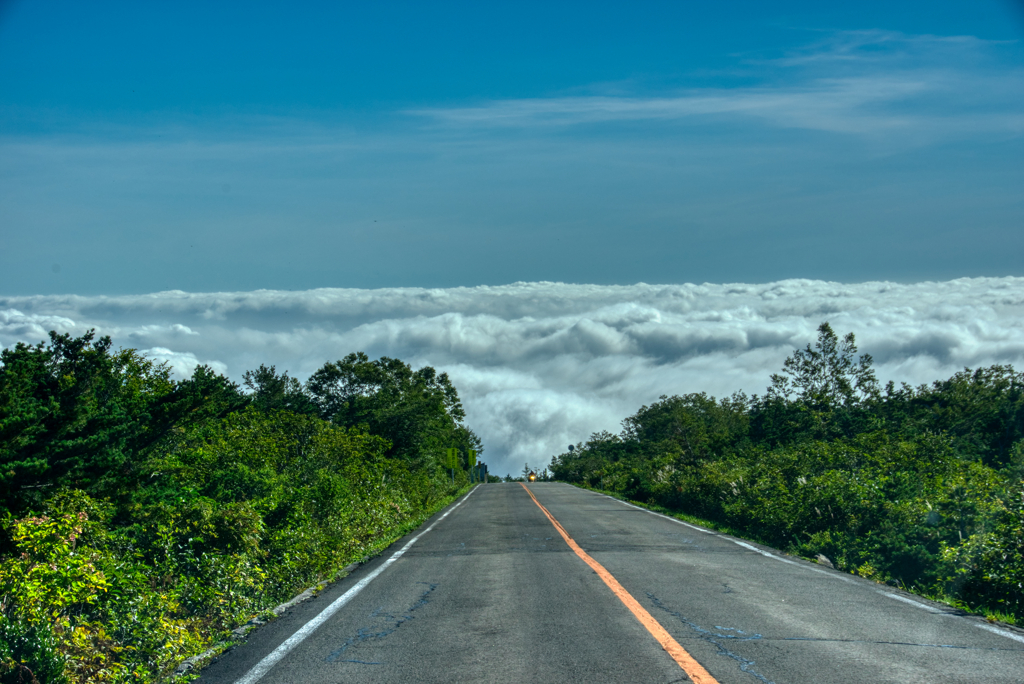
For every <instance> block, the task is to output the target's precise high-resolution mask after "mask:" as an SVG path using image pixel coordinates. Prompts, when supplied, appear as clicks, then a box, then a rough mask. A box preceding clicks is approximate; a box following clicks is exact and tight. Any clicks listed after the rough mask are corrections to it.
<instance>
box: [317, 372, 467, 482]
mask: <svg viewBox="0 0 1024 684" xmlns="http://www.w3.org/2000/svg"><path fill="white" fill-rule="evenodd" d="M306 391H307V393H308V394H309V396H310V398H311V399H312V401H313V403H314V404H315V405H316V407H317V409H318V410H319V413H320V416H321V417H322V418H324V419H326V420H330V421H331V422H333V423H335V424H338V425H346V426H359V425H365V426H366V427H367V428H369V430H370V432H371V433H373V434H375V435H379V436H381V437H384V438H385V439H387V440H388V441H390V442H391V444H392V448H391V450H390V451H389V455H391V456H398V457H402V458H406V459H422V458H428V457H432V458H433V459H434V460H438V462H439V459H440V457H441V454H442V453H443V452H444V450H446V449H448V448H451V447H455V448H458V449H459V450H460V451H461V452H462V453H465V452H466V451H467V450H469V449H474V450H476V451H477V453H478V454H479V453H482V452H483V447H482V445H481V443H480V439H479V438H478V437H477V436H476V435H475V434H474V433H473V431H472V430H470V429H469V428H467V427H466V426H465V425H463V423H462V421H463V420H465V417H466V414H465V411H464V410H463V408H462V403H461V402H460V401H459V395H458V392H457V391H456V390H455V387H454V385H452V383H451V380H450V379H449V378H448V374H447V373H438V372H437V371H436V370H435V369H433V368H431V367H430V366H424V367H423V368H420V369H419V370H415V371H414V370H413V369H412V368H411V367H410V366H409V365H408V364H406V363H405V362H403V361H401V360H399V359H392V358H388V357H386V356H384V357H381V358H380V359H378V360H376V361H371V360H370V359H369V357H368V356H367V355H366V354H364V353H363V352H357V353H353V354H349V355H348V356H346V357H345V358H344V359H341V360H339V361H336V362H331V363H326V364H324V366H323V367H322V368H320V369H319V370H318V371H316V372H315V373H313V375H311V376H310V378H309V380H308V381H307V382H306Z"/></svg>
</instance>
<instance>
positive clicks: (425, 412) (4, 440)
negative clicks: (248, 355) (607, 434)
mask: <svg viewBox="0 0 1024 684" xmlns="http://www.w3.org/2000/svg"><path fill="white" fill-rule="evenodd" d="M0 361H2V366H0V506H2V507H3V514H4V516H5V517H4V520H3V529H4V535H3V537H2V538H0V681H4V682H7V681H9V682H33V681H36V682H41V683H46V682H117V681H127V680H131V681H153V680H157V679H160V678H162V677H165V676H166V675H167V674H168V673H170V672H172V671H173V669H174V668H175V666H176V665H177V664H178V663H180V662H181V661H182V660H184V659H185V658H188V657H191V656H193V655H196V654H198V653H200V652H202V651H203V650H204V649H206V648H207V647H209V646H210V645H211V644H212V643H214V642H216V641H218V640H223V639H225V638H229V636H230V630H231V629H232V628H234V627H236V626H238V625H239V624H241V623H243V622H246V621H248V620H250V619H252V618H256V617H259V616H261V615H263V616H265V614H266V611H267V610H268V609H269V608H270V607H272V606H274V605H276V604H277V603H279V602H280V601H282V600H284V599H287V598H289V597H290V596H292V595H294V593H296V591H298V590H301V589H304V588H306V587H309V586H311V585H314V584H316V583H319V582H322V581H324V580H327V579H330V578H332V577H334V576H336V575H337V574H338V572H339V571H340V569H341V568H343V567H344V566H346V565H347V564H348V563H350V562H351V561H353V560H357V559H359V558H362V557H364V556H366V555H367V554H368V553H370V552H372V551H373V550H374V549H375V548H378V547H380V546H381V545H384V544H387V543H389V542H390V541H391V540H392V539H393V538H394V537H395V536H397V535H398V534H400V533H401V532H402V531H403V530H405V529H407V528H408V527H410V526H412V525H415V524H417V523H418V522H419V521H420V520H422V519H423V518H424V517H426V516H427V515H429V514H430V513H432V512H433V511H434V510H436V509H437V508H439V507H440V506H442V505H444V504H445V503H447V502H448V501H449V500H451V498H452V497H453V496H454V495H455V494H457V493H458V492H459V491H461V490H462V489H463V488H464V487H465V486H466V484H467V482H468V480H467V476H466V473H465V472H464V471H460V470H456V471H455V474H454V475H455V476H454V478H452V476H451V474H450V472H449V471H446V470H444V469H443V468H442V467H441V465H440V463H441V459H442V452H443V450H444V449H446V448H449V447H458V448H459V449H460V450H461V451H462V453H465V452H466V450H467V449H470V448H472V449H476V450H478V451H479V450H480V443H479V440H478V439H477V437H476V435H474V434H473V433H472V431H470V430H469V429H468V428H466V427H465V426H464V425H463V419H464V414H463V412H462V407H461V405H460V403H459V399H458V394H457V392H456V391H455V388H454V387H453V386H452V385H451V382H450V381H449V379H448V378H447V376H445V375H444V374H437V373H436V372H435V371H434V369H432V368H423V369H420V370H416V371H414V370H412V369H411V368H409V367H408V366H407V365H406V364H405V363H403V362H401V361H399V360H397V359H387V358H384V359H380V360H379V361H370V360H369V359H368V358H367V357H366V356H365V355H363V354H353V355H350V356H349V357H346V358H345V359H343V360H341V361H338V362H336V363H328V364H326V365H325V366H324V367H323V368H322V369H321V370H320V371H318V372H317V373H316V374H314V376H313V377H312V378H311V379H310V381H309V382H308V383H307V384H306V385H303V384H302V383H299V382H298V381H297V380H295V379H294V378H290V377H289V376H288V374H287V373H282V374H278V373H277V371H276V369H275V368H274V367H269V368H268V367H266V366H261V367H260V368H259V369H257V370H255V371H250V372H248V373H246V374H245V376H244V382H245V386H246V387H247V388H248V390H249V392H248V393H246V392H243V391H241V389H240V388H239V387H238V386H236V385H235V384H233V383H232V382H230V381H229V380H227V379H226V378H224V377H222V376H220V375H217V374H216V373H214V372H213V371H211V370H210V369H209V368H206V367H200V368H199V369H197V370H196V372H195V373H194V374H193V376H192V377H191V378H190V379H188V380H184V381H175V380H173V379H171V377H170V374H169V372H168V369H167V368H166V367H164V366H162V365H159V364H154V363H153V362H152V361H149V360H147V359H146V358H144V357H143V356H141V355H140V354H138V353H137V352H135V351H134V350H119V351H113V350H112V349H111V344H110V340H109V339H107V338H102V339H99V340H95V339H94V336H93V335H92V334H91V333H90V334H87V335H85V336H83V337H81V338H77V339H74V338H71V337H70V336H67V335H57V334H55V333H51V339H50V343H49V344H39V345H35V346H28V345H22V344H19V345H18V346H16V347H15V348H14V349H7V350H4V351H3V352H2V357H0Z"/></svg>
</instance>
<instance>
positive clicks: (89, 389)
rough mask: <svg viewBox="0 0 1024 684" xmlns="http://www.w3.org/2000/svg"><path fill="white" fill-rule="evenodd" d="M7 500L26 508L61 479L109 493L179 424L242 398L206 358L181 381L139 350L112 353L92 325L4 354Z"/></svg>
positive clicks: (1, 494) (0, 488) (0, 391)
mask: <svg viewBox="0 0 1024 684" xmlns="http://www.w3.org/2000/svg"><path fill="white" fill-rule="evenodd" d="M0 364H2V365H0V505H2V506H4V507H6V508H7V509H8V510H11V511H20V510H23V509H24V508H25V507H27V506H29V505H32V504H33V503H38V501H40V500H41V498H42V497H44V495H47V494H48V493H49V492H51V491H53V489H54V488H56V487H59V486H69V487H75V488H80V489H85V490H88V491H91V492H93V493H103V492H106V493H110V492H109V491H108V490H109V489H110V488H111V487H117V486H123V485H124V483H125V482H127V481H129V480H130V479H131V477H132V473H133V472H134V470H135V466H136V464H137V463H138V461H139V460H140V458H141V457H142V455H143V454H144V453H146V451H147V450H148V449H150V448H152V447H153V446H154V445H155V444H157V443H159V442H160V441H161V440H163V439H164V438H165V437H166V436H167V435H168V434H169V433H170V432H171V431H172V430H173V428H175V427H176V426H179V425H182V424H184V423H194V422H196V421H200V420H204V419H207V418H213V417H219V416H222V415H225V414H226V413H228V412H230V411H231V410H234V409H235V408H237V407H239V406H240V405H242V404H243V403H244V398H243V397H242V396H241V395H240V394H239V393H238V391H237V387H236V386H235V385H234V384H233V383H231V382H230V381H228V380H227V379H226V378H223V377H222V376H219V375H217V374H215V373H214V372H213V371H211V370H210V369H209V368H207V367H205V366H200V367H199V368H198V369H196V371H195V373H194V374H193V376H192V378H191V379H189V380H186V381H184V382H181V383H175V382H174V381H173V380H171V379H170V370H169V368H168V367H167V365H166V364H161V363H155V362H153V361H152V360H150V359H147V358H145V357H144V356H142V355H141V354H139V353H138V352H137V351H135V350H134V349H122V350H118V351H116V352H115V351H111V341H110V338H109V337H101V338H99V339H98V340H96V339H95V331H92V330H90V331H88V332H87V333H86V334H85V335H83V336H82V337H79V338H72V337H71V336H70V335H68V334H64V335H59V334H57V333H56V332H51V333H50V343H49V345H45V344H43V343H40V344H37V345H34V346H33V345H26V344H21V343H19V344H18V345H16V346H15V348H14V349H5V350H3V352H2V354H0Z"/></svg>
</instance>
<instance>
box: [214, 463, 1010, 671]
mask: <svg viewBox="0 0 1024 684" xmlns="http://www.w3.org/2000/svg"><path fill="white" fill-rule="evenodd" d="M199 681H200V682H202V683H203V684H234V683H236V682H237V683H239V684H255V682H260V684H296V683H299V682H302V683H305V682H309V683H319V682H323V683H327V682H330V683H332V684H333V683H335V682H367V683H368V682H375V683H378V682H395V683H399V682H401V683H408V682H524V683H534V682H536V683H537V684H541V683H544V684H549V683H552V682H554V683H557V684H565V683H569V682H588V683H589V682H630V683H633V682H666V683H667V682H686V681H693V682H700V683H705V684H713V683H715V682H717V683H719V684H754V683H755V682H762V683H767V682H775V683H776V684H783V683H786V684H789V683H793V684H804V683H808V682H815V683H822V682H825V683H831V682H835V683H836V684H859V683H863V684H878V683H880V682H898V683H900V684H907V683H911V682H921V683H927V684H940V683H944V682H949V683H953V682H956V683H958V684H959V683H961V682H1024V631H1020V630H1016V629H1014V628H1010V627H1006V626H1004V625H993V624H989V623H988V622H986V621H985V620H984V619H982V618H978V617H974V616H969V615H965V614H962V613H960V612H958V611H956V610H953V609H951V608H949V607H947V606H944V605H942V604H937V603H932V602H930V601H928V600H925V599H922V598H920V597H918V596H914V595H911V594H907V593H904V592H902V591H899V590H897V589H893V588H891V587H888V586H885V585H879V584H876V583H874V582H871V581H869V580H865V579H861V578H859V577H853V576H851V575H847V574H844V573H841V572H839V571H836V570H831V569H828V568H825V567H821V566H818V565H816V564H813V563H809V562H806V561H803V560H800V559H796V558H792V557H789V556H785V555H783V554H780V553H779V552H777V551H774V550H772V549H767V548H764V547H761V546H758V545H755V544H752V543H749V542H745V541H742V540H739V539H736V538H733V537H729V536H726V535H722V534H719V533H716V532H712V531H709V530H706V529H703V528H700V527H696V526H693V525H689V524H687V523H683V522H680V521H677V520H673V519H671V518H667V517H664V516H661V515H658V514H655V513H651V512H649V511H646V510H643V509H641V508H637V507H635V506H631V505H629V504H626V503H623V502H620V501H617V500H615V499H612V498H609V497H606V496H603V495H601V494H597V493H594V492H589V491H586V490H581V489H578V488H576V487H572V486H570V485H566V484H561V483H529V484H522V483H505V484H488V485H482V486H478V487H477V488H476V489H474V490H473V491H471V492H470V493H469V494H468V495H467V496H465V497H463V498H462V499H461V500H459V501H458V502H456V503H454V504H452V505H451V506H449V507H448V508H447V509H446V510H444V511H442V512H441V513H439V514H438V515H436V516H434V518H433V519H432V520H431V521H428V522H427V523H426V524H425V525H424V526H423V527H422V528H421V529H420V530H417V531H416V532H414V533H412V534H411V535H409V536H408V537H406V538H405V539H402V540H400V541H398V542H396V543H395V544H394V545H393V546H392V547H391V548H389V549H388V550H387V551H385V552H384V553H383V554H382V555H381V556H379V557H378V558H376V559H374V560H373V561H371V562H369V563H367V564H365V565H363V566H360V567H359V568H358V569H357V570H356V571H355V572H353V573H352V574H351V575H350V576H348V577H346V578H345V579H343V580H342V581H340V582H338V583H336V584H335V585H333V586H331V587H330V588H329V589H327V590H325V591H324V592H323V593H321V594H320V595H319V596H317V597H316V598H315V599H313V600H310V601H307V602H305V603H302V604H299V605H297V606H296V607H295V608H293V609H291V610H290V611H289V612H288V613H285V614H284V615H283V616H282V617H280V618H279V619H277V620H275V621H273V622H271V623H270V624H268V625H266V626H264V627H262V628H260V629H259V630H257V631H256V632H254V633H253V634H252V635H251V636H250V638H249V639H248V641H247V642H246V643H244V644H242V645H240V646H238V647H237V648H235V649H233V650H232V651H230V652H228V653H226V654H225V655H224V656H222V657H221V658H220V659H219V660H218V661H217V662H215V663H213V664H212V665H210V666H209V667H207V668H206V669H205V670H204V671H203V673H202V676H201V678H200V679H199Z"/></svg>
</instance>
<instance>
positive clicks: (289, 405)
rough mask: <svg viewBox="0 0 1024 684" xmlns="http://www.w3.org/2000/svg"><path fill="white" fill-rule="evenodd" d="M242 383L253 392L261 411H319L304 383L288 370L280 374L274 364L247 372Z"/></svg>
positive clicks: (256, 404) (311, 412) (257, 406)
mask: <svg viewBox="0 0 1024 684" xmlns="http://www.w3.org/2000/svg"><path fill="white" fill-rule="evenodd" d="M242 384H244V385H245V387H246V388H248V389H249V391H250V392H251V393H252V394H251V395H250V396H251V397H252V403H253V405H254V406H255V407H256V408H258V409H260V410H261V411H270V410H274V409H278V410H284V411H291V412H292V413H306V414H318V413H319V410H318V407H317V405H316V404H314V403H313V400H312V399H311V398H310V397H309V395H308V394H306V392H305V390H304V389H303V388H302V383H300V382H299V381H298V380H297V379H295V378H292V377H289V376H288V371H284V372H283V373H281V374H280V375H278V374H277V369H276V368H275V367H274V366H270V367H269V368H268V367H267V366H265V365H263V364H260V367H259V368H257V369H256V370H254V371H252V370H250V371H246V372H245V374H244V375H243V376H242Z"/></svg>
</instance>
